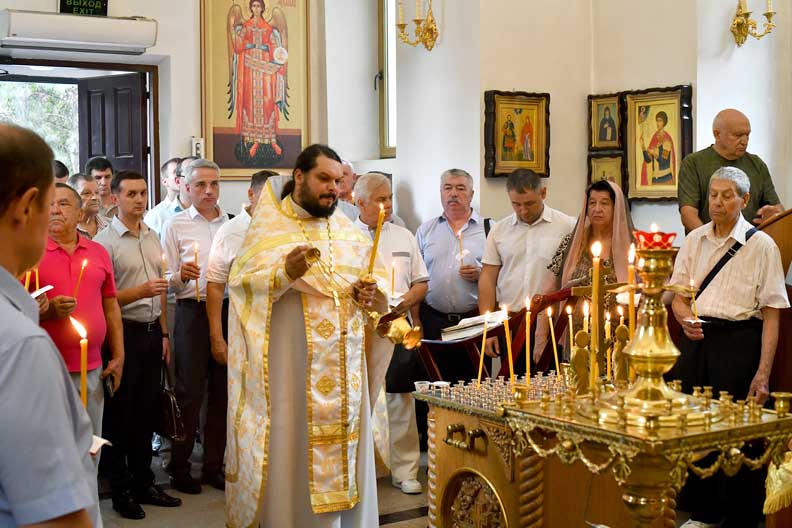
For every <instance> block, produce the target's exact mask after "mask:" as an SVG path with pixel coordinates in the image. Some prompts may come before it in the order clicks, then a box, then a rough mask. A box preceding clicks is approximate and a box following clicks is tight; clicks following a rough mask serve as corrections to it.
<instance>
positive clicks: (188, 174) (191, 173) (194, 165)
mask: <svg viewBox="0 0 792 528" xmlns="http://www.w3.org/2000/svg"><path fill="white" fill-rule="evenodd" d="M198 169H213V170H215V171H217V175H218V176H220V167H219V166H218V165H217V163H215V162H214V161H210V160H208V159H204V158H198V159H195V160H192V161H191V162H189V163H188V164H187V166H186V167H182V176H184V181H185V182H187V183H192V181H193V178H194V177H195V171H197V170H198Z"/></svg>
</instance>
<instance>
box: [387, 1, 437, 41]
mask: <svg viewBox="0 0 792 528" xmlns="http://www.w3.org/2000/svg"><path fill="white" fill-rule="evenodd" d="M421 5H422V2H421V0H416V1H415V18H414V19H413V22H414V23H415V40H411V39H410V36H409V34H408V33H407V24H406V23H405V22H404V2H403V0H399V21H398V22H397V23H396V27H397V28H398V30H399V38H400V39H401V41H402V42H404V43H405V44H409V45H410V46H413V47H415V46H417V45H418V44H423V46H424V48H426V50H427V51H432V49H433V48H434V46H435V43H436V42H437V37H438V36H440V32H439V31H438V29H437V23H436V22H435V17H434V13H432V0H428V1H427V4H426V5H427V9H426V17H424V18H422V17H421V14H422V12H423V9H422V7H421Z"/></svg>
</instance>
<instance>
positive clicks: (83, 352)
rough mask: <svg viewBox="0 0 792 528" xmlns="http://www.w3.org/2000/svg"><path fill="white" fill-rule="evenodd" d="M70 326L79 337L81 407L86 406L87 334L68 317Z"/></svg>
mask: <svg viewBox="0 0 792 528" xmlns="http://www.w3.org/2000/svg"><path fill="white" fill-rule="evenodd" d="M69 319H70V320H71V324H72V326H73V327H74V329H75V330H76V331H77V333H78V334H79V335H80V400H82V404H83V407H87V406H88V332H87V331H86V330H85V327H84V326H83V325H81V324H80V323H79V321H77V319H75V318H74V317H69Z"/></svg>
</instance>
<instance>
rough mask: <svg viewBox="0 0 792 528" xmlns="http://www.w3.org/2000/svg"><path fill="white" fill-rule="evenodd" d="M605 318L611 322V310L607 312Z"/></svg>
mask: <svg viewBox="0 0 792 528" xmlns="http://www.w3.org/2000/svg"><path fill="white" fill-rule="evenodd" d="M605 320H606V321H608V322H610V312H605Z"/></svg>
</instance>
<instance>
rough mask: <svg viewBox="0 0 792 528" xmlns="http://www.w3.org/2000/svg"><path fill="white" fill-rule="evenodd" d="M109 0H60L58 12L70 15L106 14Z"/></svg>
mask: <svg viewBox="0 0 792 528" xmlns="http://www.w3.org/2000/svg"><path fill="white" fill-rule="evenodd" d="M108 2H109V0H60V12H61V13H68V14H70V15H94V16H107V3H108Z"/></svg>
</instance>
